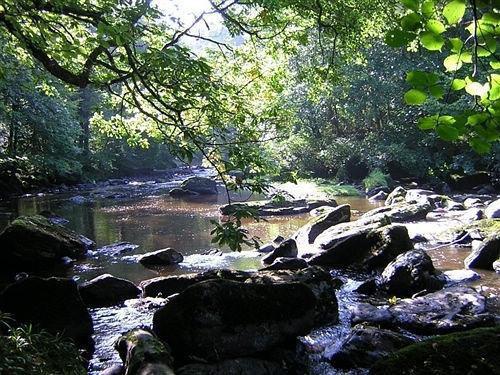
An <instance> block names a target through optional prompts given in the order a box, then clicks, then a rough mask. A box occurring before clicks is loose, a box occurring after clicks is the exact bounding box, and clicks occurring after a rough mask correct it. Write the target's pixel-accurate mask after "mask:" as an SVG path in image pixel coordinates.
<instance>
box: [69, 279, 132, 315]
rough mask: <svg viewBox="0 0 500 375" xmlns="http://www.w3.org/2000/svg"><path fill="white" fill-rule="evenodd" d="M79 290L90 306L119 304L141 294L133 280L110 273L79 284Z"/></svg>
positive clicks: (84, 300)
mask: <svg viewBox="0 0 500 375" xmlns="http://www.w3.org/2000/svg"><path fill="white" fill-rule="evenodd" d="M78 290H79V291H80V295H81V296H82V299H83V302H84V303H85V304H86V305H87V306H89V307H104V306H113V305H118V304H120V303H123V302H124V301H126V300H128V299H132V298H137V296H138V295H139V294H141V290H140V289H139V288H138V287H137V286H135V284H134V283H133V282H131V281H128V280H125V279H120V278H118V277H114V276H112V275H110V274H104V275H101V276H98V277H96V278H94V279H92V280H89V281H87V282H84V283H82V284H80V285H79V286H78Z"/></svg>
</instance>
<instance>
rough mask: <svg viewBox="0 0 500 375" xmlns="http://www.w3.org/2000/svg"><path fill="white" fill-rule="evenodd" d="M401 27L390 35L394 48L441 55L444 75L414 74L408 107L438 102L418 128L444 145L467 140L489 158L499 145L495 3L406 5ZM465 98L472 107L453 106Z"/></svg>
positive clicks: (499, 21)
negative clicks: (439, 139) (426, 131)
mask: <svg viewBox="0 0 500 375" xmlns="http://www.w3.org/2000/svg"><path fill="white" fill-rule="evenodd" d="M402 4H403V6H404V7H403V9H401V10H400V13H401V17H400V25H399V27H398V28H397V29H395V30H391V31H389V32H388V33H387V35H386V42H387V44H388V45H390V46H392V47H403V46H409V48H412V49H415V48H417V47H422V48H423V49H424V50H428V51H430V53H438V52H439V53H441V55H440V59H441V61H442V65H443V67H444V72H443V71H439V70H435V69H434V70H430V71H422V70H413V69H412V70H409V71H408V73H407V77H406V81H407V82H408V84H409V85H410V86H411V87H412V88H411V89H410V90H408V91H407V92H406V93H405V94H404V99H405V102H406V103H407V104H408V105H421V104H424V103H426V102H427V101H428V100H429V99H431V98H432V99H431V100H435V101H437V102H438V103H439V106H438V107H437V108H436V110H435V111H434V113H433V114H431V115H429V116H425V117H421V118H420V119H419V121H418V126H419V128H420V129H422V130H433V131H435V132H436V133H437V135H438V136H439V137H440V138H442V139H443V140H445V141H457V140H465V141H467V142H468V143H469V145H470V146H471V147H472V148H473V149H474V150H475V151H476V152H478V153H480V154H485V153H488V152H489V151H490V150H491V147H492V144H493V143H495V142H498V141H499V140H500V74H498V70H499V69H500V61H499V58H498V55H497V53H496V50H497V39H498V36H499V35H500V31H499V30H500V16H499V13H498V12H499V10H500V8H499V5H498V2H496V1H470V2H469V1H465V0H448V1H445V2H437V3H436V2H434V1H432V0H425V1H421V0H415V1H402ZM462 97H464V98H465V100H466V102H468V103H469V106H468V107H467V108H459V109H458V110H457V108H454V106H453V104H454V103H455V102H456V101H457V100H460V99H461V98H462Z"/></svg>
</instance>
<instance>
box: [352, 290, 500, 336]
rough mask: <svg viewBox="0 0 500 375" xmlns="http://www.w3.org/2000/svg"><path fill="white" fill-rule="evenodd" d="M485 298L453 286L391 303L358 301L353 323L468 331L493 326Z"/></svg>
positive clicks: (425, 330) (419, 330) (426, 331)
mask: <svg viewBox="0 0 500 375" xmlns="http://www.w3.org/2000/svg"><path fill="white" fill-rule="evenodd" d="M486 301H487V300H486V297H484V296H483V295H482V294H480V293H479V292H477V291H476V290H475V289H473V288H470V287H467V286H462V285H458V286H452V287H449V288H446V289H442V290H440V291H437V292H434V293H430V294H427V295H425V296H422V297H417V298H405V299H401V300H397V302H396V303H395V304H394V305H392V306H389V305H379V306H374V305H372V304H370V303H358V304H355V305H353V306H351V307H350V310H351V315H352V316H351V317H352V323H353V324H357V323H363V322H366V323H369V324H376V325H380V326H383V327H400V328H404V329H407V330H408V331H410V332H414V333H417V334H424V335H435V334H443V333H448V332H455V331H465V330H468V329H472V328H477V327H485V326H492V325H494V324H495V317H494V316H493V315H491V314H490V313H488V311H487V303H486Z"/></svg>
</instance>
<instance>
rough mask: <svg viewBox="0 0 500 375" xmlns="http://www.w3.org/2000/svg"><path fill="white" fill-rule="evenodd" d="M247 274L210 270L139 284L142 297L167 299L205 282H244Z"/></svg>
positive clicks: (247, 276) (248, 274)
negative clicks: (220, 280)
mask: <svg viewBox="0 0 500 375" xmlns="http://www.w3.org/2000/svg"><path fill="white" fill-rule="evenodd" d="M250 275H251V274H250V273H249V272H244V271H231V270H210V271H205V272H202V273H196V274H189V275H175V276H161V277H155V278H153V279H149V280H144V281H142V282H141V283H140V285H139V286H140V288H141V289H142V291H143V295H144V297H158V296H162V297H164V298H165V297H168V296H170V295H172V294H176V293H180V292H182V291H183V290H184V289H186V288H187V287H189V286H191V285H194V284H196V283H199V282H202V281H206V280H218V279H225V280H234V281H245V280H246V279H248V278H249V277H250Z"/></svg>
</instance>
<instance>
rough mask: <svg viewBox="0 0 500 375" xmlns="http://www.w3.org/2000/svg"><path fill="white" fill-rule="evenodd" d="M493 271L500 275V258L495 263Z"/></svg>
mask: <svg viewBox="0 0 500 375" xmlns="http://www.w3.org/2000/svg"><path fill="white" fill-rule="evenodd" d="M493 269H494V270H495V272H496V273H500V258H499V259H497V260H495V261H494V262H493Z"/></svg>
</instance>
